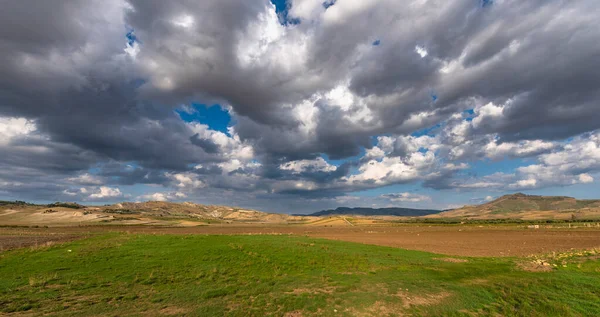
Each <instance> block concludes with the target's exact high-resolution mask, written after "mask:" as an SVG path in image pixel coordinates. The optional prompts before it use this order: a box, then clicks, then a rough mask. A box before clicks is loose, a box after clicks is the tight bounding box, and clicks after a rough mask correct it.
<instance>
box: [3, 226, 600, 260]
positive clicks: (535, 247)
mask: <svg viewBox="0 0 600 317" xmlns="http://www.w3.org/2000/svg"><path fill="white" fill-rule="evenodd" d="M107 231H123V232H130V233H151V234H296V235H308V236H311V237H320V238H327V239H334V240H344V241H352V242H359V243H366V244H376V245H385V246H392V247H400V248H405V249H412V250H422V251H429V252H435V253H440V254H448V255H460V256H525V255H531V254H537V253H548V252H552V251H566V250H570V249H590V248H599V247H600V228H578V229H524V228H523V227H522V226H521V227H517V226H509V227H507V226H498V227H491V226H490V227H475V226H423V225H420V226H419V225H405V226H356V227H316V226H302V225H287V226H286V225H280V226H273V225H223V226H219V225H215V226H212V225H211V226H200V227H187V228H173V227H171V228H164V227H162V228H161V227H144V226H92V227H66V228H31V229H17V228H0V237H2V235H4V236H6V235H13V236H14V235H16V234H19V235H21V234H26V235H30V234H35V235H48V234H68V235H73V234H81V233H86V232H107ZM3 241H4V240H3V239H0V248H2V247H3V246H2V244H3V243H4V242H3Z"/></svg>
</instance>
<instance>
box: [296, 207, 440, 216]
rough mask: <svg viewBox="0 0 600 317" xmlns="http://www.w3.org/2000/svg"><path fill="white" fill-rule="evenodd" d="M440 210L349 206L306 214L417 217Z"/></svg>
mask: <svg viewBox="0 0 600 317" xmlns="http://www.w3.org/2000/svg"><path fill="white" fill-rule="evenodd" d="M439 212H441V210H433V209H412V208H362V207H356V208H349V207H338V208H336V209H329V210H322V211H319V212H315V213H313V214H310V215H308V216H332V215H359V216H402V217H418V216H425V215H431V214H436V213H439Z"/></svg>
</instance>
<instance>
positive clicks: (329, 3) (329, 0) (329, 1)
mask: <svg viewBox="0 0 600 317" xmlns="http://www.w3.org/2000/svg"><path fill="white" fill-rule="evenodd" d="M335 1H336V0H327V1H324V2H323V7H324V8H325V9H328V8H329V7H331V6H332V5H334V4H335Z"/></svg>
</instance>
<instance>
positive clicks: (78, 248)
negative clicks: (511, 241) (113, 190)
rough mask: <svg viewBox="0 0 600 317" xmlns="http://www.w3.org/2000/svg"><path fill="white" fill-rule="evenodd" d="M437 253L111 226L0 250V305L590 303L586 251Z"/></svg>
mask: <svg viewBox="0 0 600 317" xmlns="http://www.w3.org/2000/svg"><path fill="white" fill-rule="evenodd" d="M69 250H71V252H69ZM440 257H441V256H439V255H435V254H430V253H424V252H418V251H407V250H402V249H395V248H388V247H379V246H370V245H361V244H353V243H347V242H338V241H329V240H321V239H313V238H306V237H292V236H197V235H196V236H177V235H164V236H160V235H127V234H111V235H103V236H95V237H92V238H88V239H86V240H80V241H76V242H71V243H68V244H63V245H58V246H53V247H48V248H43V249H37V250H32V249H23V250H14V251H10V252H5V253H2V254H0V312H5V313H10V312H13V313H16V314H19V313H20V312H25V313H32V312H33V313H35V314H42V313H51V314H53V315H72V316H81V315H85V316H90V315H92V316H93V315H97V316H106V315H110V314H112V315H119V316H124V315H148V314H150V315H155V314H157V313H160V314H169V313H171V314H174V315H182V314H189V315H200V316H220V315H231V316H263V315H273V316H283V315H284V314H285V313H286V312H293V311H302V313H303V316H310V315H323V316H331V315H336V316H354V315H372V316H384V315H386V314H392V313H399V312H402V311H404V312H406V313H412V314H414V315H419V316H421V315H433V316H439V315H444V316H459V315H468V313H469V312H471V313H478V314H481V315H490V314H493V313H500V314H502V315H506V316H512V315H520V316H594V315H600V301H599V300H598V298H599V297H600V273H599V272H600V263H599V262H598V261H597V260H588V261H584V262H581V263H579V265H571V264H569V265H567V267H562V266H559V268H558V269H556V270H555V271H552V272H543V273H542V272H537V273H533V272H526V271H522V270H520V269H518V268H517V266H515V263H514V261H516V260H515V259H493V258H470V259H469V261H468V262H466V263H450V262H444V261H440V260H439V258H440ZM436 258H437V259H436ZM578 266H579V267H578ZM409 303H413V304H414V305H412V306H411V305H408V304H409ZM334 310H337V312H335V311H334Z"/></svg>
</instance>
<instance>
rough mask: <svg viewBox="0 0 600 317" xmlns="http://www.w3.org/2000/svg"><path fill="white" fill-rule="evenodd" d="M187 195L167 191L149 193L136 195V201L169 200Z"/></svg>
mask: <svg viewBox="0 0 600 317" xmlns="http://www.w3.org/2000/svg"><path fill="white" fill-rule="evenodd" d="M186 197H187V195H186V194H184V193H182V192H167V193H160V192H159V193H150V194H144V195H141V196H138V197H137V200H138V201H170V200H181V199H184V198H186Z"/></svg>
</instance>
